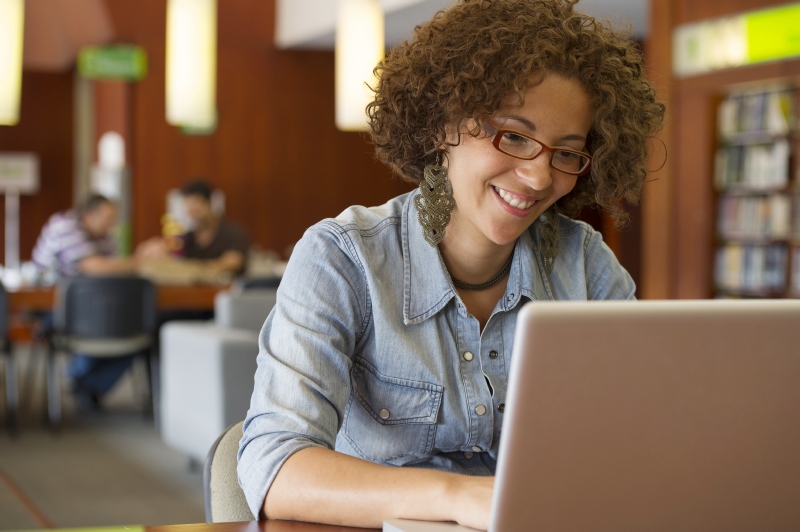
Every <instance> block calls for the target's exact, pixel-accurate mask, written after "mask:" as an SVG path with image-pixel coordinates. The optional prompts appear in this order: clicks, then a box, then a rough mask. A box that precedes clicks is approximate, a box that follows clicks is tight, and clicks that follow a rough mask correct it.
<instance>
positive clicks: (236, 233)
mask: <svg viewBox="0 0 800 532" xmlns="http://www.w3.org/2000/svg"><path fill="white" fill-rule="evenodd" d="M213 192H214V190H213V188H211V185H209V184H208V183H206V182H205V181H202V180H194V181H190V182H189V183H187V184H186V185H184V187H183V188H182V189H181V196H182V197H183V205H184V209H185V211H186V215H187V218H188V221H189V228H188V229H189V230H188V232H186V233H185V234H184V235H183V236H182V237H181V248H180V249H178V250H176V251H177V253H176V254H177V256H178V257H180V258H183V259H193V260H199V261H202V262H203V263H204V266H206V267H208V268H209V269H210V270H213V271H214V272H216V273H228V274H232V275H239V274H241V273H244V270H245V268H246V266H247V250H248V248H249V247H250V240H249V238H248V237H247V233H246V232H245V231H244V230H243V229H242V228H241V227H239V226H238V225H236V224H234V223H232V222H230V221H228V220H226V219H225V218H223V217H220V216H217V215H216V214H215V213H214V210H213V208H212V205H211V196H212V194H213ZM141 248H142V249H141V251H142V254H143V256H145V257H147V258H160V257H165V256H168V255H170V254H171V252H170V247H169V246H168V244H167V241H166V239H162V238H155V239H151V240H149V241H147V242H145V243H143V244H142V246H141ZM173 254H174V253H173Z"/></svg>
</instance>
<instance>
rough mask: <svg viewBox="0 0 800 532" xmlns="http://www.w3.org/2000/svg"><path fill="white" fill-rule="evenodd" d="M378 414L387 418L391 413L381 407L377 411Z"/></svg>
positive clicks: (382, 417)
mask: <svg viewBox="0 0 800 532" xmlns="http://www.w3.org/2000/svg"><path fill="white" fill-rule="evenodd" d="M378 415H379V416H381V419H389V416H390V415H391V414H390V413H389V411H388V410H386V409H385V408H384V409H382V410H381V411H380V412H378Z"/></svg>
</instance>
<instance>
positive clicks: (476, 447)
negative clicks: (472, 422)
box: [472, 445, 482, 453]
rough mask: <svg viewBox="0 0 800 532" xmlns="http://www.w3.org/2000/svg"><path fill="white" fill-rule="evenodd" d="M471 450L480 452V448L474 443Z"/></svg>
mask: <svg viewBox="0 0 800 532" xmlns="http://www.w3.org/2000/svg"><path fill="white" fill-rule="evenodd" d="M472 450H473V451H475V452H476V453H479V452H481V450H482V449H481V448H480V447H478V446H477V445H476V446H475V447H473V448H472Z"/></svg>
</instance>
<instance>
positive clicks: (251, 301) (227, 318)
mask: <svg viewBox="0 0 800 532" xmlns="http://www.w3.org/2000/svg"><path fill="white" fill-rule="evenodd" d="M277 294H278V291H277V290H276V289H274V288H272V289H258V290H247V291H245V292H242V293H235V292H233V291H223V292H219V293H218V294H217V295H216V297H215V298H214V322H215V323H216V324H217V325H219V326H220V327H226V328H229V329H247V330H250V331H255V332H259V331H260V330H261V327H262V326H263V325H264V322H265V321H266V319H267V316H269V313H270V312H271V311H272V307H274V306H275V301H276V298H277Z"/></svg>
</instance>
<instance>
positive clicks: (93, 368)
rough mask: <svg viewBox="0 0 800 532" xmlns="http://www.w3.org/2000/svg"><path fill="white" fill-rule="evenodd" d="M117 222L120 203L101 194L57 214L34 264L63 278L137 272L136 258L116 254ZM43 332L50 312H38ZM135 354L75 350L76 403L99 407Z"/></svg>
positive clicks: (40, 243) (72, 368)
mask: <svg viewBox="0 0 800 532" xmlns="http://www.w3.org/2000/svg"><path fill="white" fill-rule="evenodd" d="M116 222H117V206H116V205H115V204H114V203H113V202H111V201H110V200H109V199H107V198H105V197H104V196H101V195H99V194H94V195H92V196H90V197H88V198H87V199H86V200H85V201H84V202H83V203H81V204H80V205H79V206H78V207H77V208H75V209H71V210H68V211H62V212H57V213H56V214H54V215H52V216H51V217H50V219H49V220H48V221H47V223H46V224H45V225H44V228H42V232H41V234H40V235H39V239H38V240H37V241H36V246H35V247H34V250H33V262H34V263H35V264H36V265H37V266H38V267H39V268H43V269H48V270H52V271H53V272H55V273H56V274H57V276H58V277H59V278H61V279H64V278H69V277H74V276H77V275H125V274H132V273H134V272H135V271H136V268H137V265H138V262H139V260H138V259H137V258H136V257H116V256H114V255H115V253H116V250H117V244H116V242H115V240H114V239H113V238H112V236H111V234H110V231H111V229H112V228H113V227H114V225H115V224H116ZM40 320H41V325H42V326H43V328H45V330H49V329H51V328H52V322H53V315H52V312H48V313H45V314H43V315H41V316H40ZM132 360H133V357H132V356H126V357H112V358H95V357H88V356H85V355H80V354H73V356H72V360H71V361H70V366H69V371H68V372H69V375H70V377H71V378H72V382H73V388H72V392H73V394H74V395H75V398H76V400H77V402H78V407H79V408H80V409H81V410H84V411H87V410H88V411H92V410H97V409H98V408H99V405H100V397H102V396H103V395H105V394H106V393H107V392H108V391H109V390H110V389H111V388H112V387H113V386H114V384H115V383H116V382H117V381H118V380H119V378H120V377H121V376H122V374H123V373H125V370H126V369H128V367H130V365H131V362H132Z"/></svg>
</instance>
